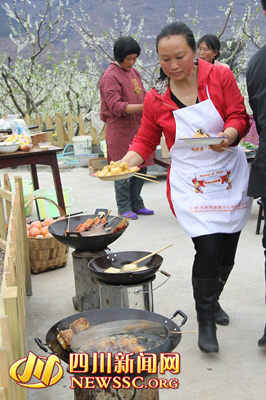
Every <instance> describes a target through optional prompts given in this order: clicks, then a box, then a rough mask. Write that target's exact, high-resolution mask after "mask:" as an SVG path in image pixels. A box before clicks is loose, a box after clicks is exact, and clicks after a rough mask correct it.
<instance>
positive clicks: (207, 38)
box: [197, 33, 221, 60]
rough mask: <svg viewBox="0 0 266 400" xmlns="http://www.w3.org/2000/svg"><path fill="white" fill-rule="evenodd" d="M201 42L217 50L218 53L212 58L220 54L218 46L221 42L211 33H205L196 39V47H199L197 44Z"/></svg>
mask: <svg viewBox="0 0 266 400" xmlns="http://www.w3.org/2000/svg"><path fill="white" fill-rule="evenodd" d="M203 42H204V43H206V46H207V47H208V48H209V49H212V50H213V51H218V53H217V54H216V56H215V57H214V59H215V60H216V59H217V58H218V57H219V56H220V47H221V42H220V40H219V39H218V37H217V36H215V35H212V34H211V33H207V34H206V35H204V36H202V37H201V38H200V39H199V40H198V43H197V47H199V45H200V44H201V43H203Z"/></svg>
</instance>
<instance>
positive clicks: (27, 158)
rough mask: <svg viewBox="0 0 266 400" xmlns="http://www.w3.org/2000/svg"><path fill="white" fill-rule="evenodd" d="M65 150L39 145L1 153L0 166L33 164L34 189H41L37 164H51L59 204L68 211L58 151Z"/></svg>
mask: <svg viewBox="0 0 266 400" xmlns="http://www.w3.org/2000/svg"><path fill="white" fill-rule="evenodd" d="M60 151H63V149H62V148H61V147H57V146H50V147H49V149H48V150H43V149H40V148H39V146H38V145H36V146H33V147H32V148H31V150H30V151H28V152H26V151H22V150H18V151H16V152H15V153H0V168H10V167H19V166H21V165H30V166H31V175H32V182H33V188H34V190H37V189H39V180H38V174H37V168H36V165H37V164H40V165H50V167H51V169H52V174H53V179H54V186H55V192H56V196H57V202H58V205H59V206H60V207H61V208H62V209H63V210H64V211H66V207H65V202H64V195H63V190H62V184H61V179H60V173H59V168H58V163H57V157H56V153H58V152H60Z"/></svg>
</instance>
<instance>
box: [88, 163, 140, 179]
mask: <svg viewBox="0 0 266 400" xmlns="http://www.w3.org/2000/svg"><path fill="white" fill-rule="evenodd" d="M137 171H139V168H138V167H129V165H128V163H127V162H125V161H124V162H121V163H116V162H114V161H111V162H110V164H109V165H105V167H103V169H101V170H100V171H97V172H95V173H94V174H93V176H95V177H97V178H99V179H101V180H103V181H119V180H122V179H128V178H131V176H133V175H134V174H135V173H136V172H137Z"/></svg>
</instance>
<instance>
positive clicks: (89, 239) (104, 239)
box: [48, 208, 128, 251]
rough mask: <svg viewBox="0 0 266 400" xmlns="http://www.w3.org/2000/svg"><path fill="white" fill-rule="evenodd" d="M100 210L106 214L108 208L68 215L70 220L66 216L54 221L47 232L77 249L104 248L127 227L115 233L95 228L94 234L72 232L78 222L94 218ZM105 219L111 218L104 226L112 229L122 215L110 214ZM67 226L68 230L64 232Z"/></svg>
mask: <svg viewBox="0 0 266 400" xmlns="http://www.w3.org/2000/svg"><path fill="white" fill-rule="evenodd" d="M101 212H104V213H105V214H107V213H108V210H107V209H102V208H101V209H100V208H98V209H97V210H95V213H94V214H90V215H79V216H74V217H70V221H68V218H66V219H62V220H60V221H56V222H54V223H53V224H52V225H50V226H49V227H48V229H49V232H50V233H51V234H52V235H53V236H54V237H55V238H56V239H57V240H59V242H61V243H63V244H66V245H67V246H70V247H73V248H74V249H76V250H79V251H100V250H104V249H106V248H107V246H108V245H109V244H110V243H113V242H114V241H115V240H116V239H118V238H119V236H121V235H122V234H123V233H124V232H125V230H126V228H127V227H126V228H124V229H122V230H120V231H117V232H115V233H102V234H100V231H98V230H96V231H95V236H94V235H93V236H85V235H86V232H84V235H82V234H80V233H79V232H73V231H74V230H75V229H76V227H77V226H78V225H79V224H83V223H84V222H85V221H86V220H87V219H88V218H91V219H94V218H95V217H97V216H98V215H99V213H101ZM107 219H108V221H110V220H111V222H108V223H107V224H105V225H104V227H105V228H109V227H110V228H112V229H114V228H115V227H116V226H117V225H118V224H119V222H121V221H122V220H123V218H122V217H114V216H112V215H109V216H108V218H107ZM126 224H127V226H128V221H127V222H126ZM68 228H69V230H70V232H66V233H65V231H66V230H67V229H68ZM112 229H111V230H112Z"/></svg>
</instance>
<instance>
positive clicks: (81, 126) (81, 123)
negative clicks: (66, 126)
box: [78, 112, 86, 136]
mask: <svg viewBox="0 0 266 400" xmlns="http://www.w3.org/2000/svg"><path fill="white" fill-rule="evenodd" d="M78 124H79V134H80V136H82V135H86V132H85V125H84V121H83V116H82V113H81V112H80V113H79V115H78Z"/></svg>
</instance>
